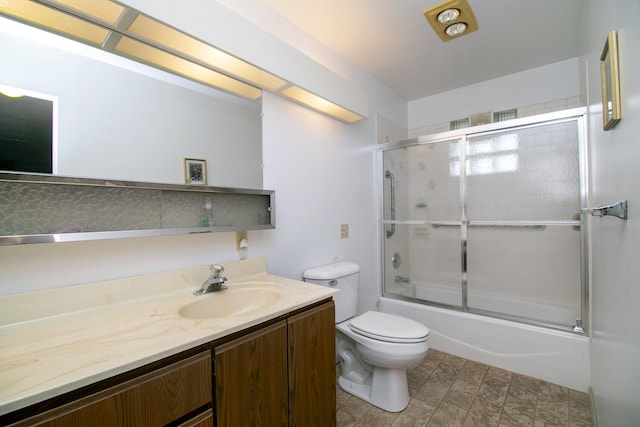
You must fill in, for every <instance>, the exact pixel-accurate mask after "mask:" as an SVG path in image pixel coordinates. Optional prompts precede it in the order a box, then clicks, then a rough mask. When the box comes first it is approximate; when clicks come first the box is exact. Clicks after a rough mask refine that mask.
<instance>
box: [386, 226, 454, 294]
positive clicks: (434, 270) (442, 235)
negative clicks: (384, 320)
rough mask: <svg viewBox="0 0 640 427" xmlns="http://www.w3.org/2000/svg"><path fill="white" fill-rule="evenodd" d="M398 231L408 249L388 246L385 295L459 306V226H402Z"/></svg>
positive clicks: (398, 227)
mask: <svg viewBox="0 0 640 427" xmlns="http://www.w3.org/2000/svg"><path fill="white" fill-rule="evenodd" d="M396 232H397V236H399V237H400V236H406V240H404V243H405V244H406V245H407V246H406V249H405V250H404V251H403V250H401V249H399V250H396V249H397V248H399V247H398V246H394V245H393V244H390V243H389V242H388V243H387V244H385V260H384V269H385V292H387V293H394V294H397V295H402V296H406V297H410V298H418V299H422V300H428V301H432V302H437V303H442V304H448V305H455V306H460V304H461V301H462V299H461V280H462V273H461V271H462V270H461V265H460V264H461V258H460V227H457V226H447V227H441V226H431V225H404V224H400V225H398V226H397V228H396ZM394 238H395V236H394V237H393V238H392V239H389V240H393V239H394ZM398 240H400V239H398ZM398 259H399V263H398V262H397V261H398ZM394 260H396V264H395V265H394Z"/></svg>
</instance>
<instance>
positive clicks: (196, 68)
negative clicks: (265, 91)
mask: <svg viewBox="0 0 640 427" xmlns="http://www.w3.org/2000/svg"><path fill="white" fill-rule="evenodd" d="M115 50H116V51H117V52H120V53H122V54H124V55H125V56H129V57H132V58H135V59H137V60H139V61H142V62H145V63H147V64H150V65H153V66H156V67H158V68H162V69H164V70H166V71H170V72H172V73H175V74H178V75H181V76H183V77H186V78H189V79H191V80H195V81H197V82H199V83H203V84H205V85H208V86H211V87H215V88H216V89H222V90H225V91H227V92H231V93H234V94H236V95H238V96H241V97H243V98H245V99H250V100H255V99H258V98H260V96H261V95H262V92H261V91H260V89H258V88H255V87H253V86H251V85H248V84H246V83H244V82H241V81H240V80H237V79H234V78H232V77H229V76H226V75H224V74H221V73H218V72H217V71H214V70H211V69H209V68H206V67H203V66H202V65H199V64H196V63H195V62H191V61H187V60H186V59H184V58H180V57H178V56H176V55H173V54H171V53H168V52H165V51H163V50H160V49H158V48H156V47H153V46H150V45H148V44H146V43H143V42H141V41H138V40H134V39H132V38H129V37H122V38H121V39H120V41H118V43H117V44H116V46H115Z"/></svg>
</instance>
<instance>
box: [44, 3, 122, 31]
mask: <svg viewBox="0 0 640 427" xmlns="http://www.w3.org/2000/svg"><path fill="white" fill-rule="evenodd" d="M46 3H48V4H51V5H52V6H55V7H57V8H60V9H66V10H70V11H73V12H74V13H75V14H76V15H77V14H78V13H77V12H80V14H81V15H85V16H88V17H93V18H98V19H100V20H102V21H104V22H108V23H109V24H111V25H115V24H116V22H117V21H118V18H120V15H122V12H124V11H125V8H124V6H121V5H119V4H116V3H113V2H112V1H109V0H91V1H86V0H46Z"/></svg>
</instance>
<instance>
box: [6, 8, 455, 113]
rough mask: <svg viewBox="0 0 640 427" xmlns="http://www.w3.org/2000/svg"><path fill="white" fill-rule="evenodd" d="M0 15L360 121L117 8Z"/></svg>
mask: <svg viewBox="0 0 640 427" xmlns="http://www.w3.org/2000/svg"><path fill="white" fill-rule="evenodd" d="M459 1H463V0H459ZM44 4H46V5H47V6H45V5H44ZM460 10H461V13H462V9H460ZM0 14H3V15H7V16H9V17H11V18H14V19H17V20H20V21H23V22H25V23H27V24H31V25H34V26H37V27H40V28H42V29H45V30H49V31H53V32H56V33H62V34H64V35H67V36H70V37H71V38H74V39H76V40H79V41H83V42H85V43H88V44H91V45H94V46H99V47H101V48H102V49H104V50H107V51H110V50H112V49H113V51H114V52H115V53H119V54H121V55H123V56H126V57H129V58H132V59H136V60H138V61H140V62H143V63H145V64H147V65H151V66H155V67H157V68H160V69H163V70H165V71H169V72H171V73H174V74H177V75H180V76H182V77H186V78H188V79H191V80H194V81H196V82H199V83H202V84H204V85H207V86H211V87H214V88H216V89H220V90H223V91H226V92H230V93H232V94H235V95H238V96H240V97H243V98H245V99H249V100H258V99H260V97H261V96H262V91H261V90H262V89H264V90H267V91H270V92H272V93H275V94H278V95H281V96H284V97H286V98H288V99H290V100H292V101H294V102H297V103H299V104H301V105H304V106H306V107H308V108H311V109H313V110H315V111H318V112H321V113H323V114H326V115H328V116H330V117H333V118H336V119H338V120H341V121H343V122H346V123H353V122H356V121H359V120H362V119H363V118H364V117H363V116H360V115H359V114H356V113H354V112H352V111H350V110H348V109H346V108H344V107H341V106H339V105H337V104H335V103H333V102H330V101H327V100H326V99H324V98H322V97H320V96H318V95H315V94H313V93H311V92H309V91H306V90H304V89H302V88H300V87H297V86H295V85H293V84H292V82H289V81H287V80H284V79H282V78H280V77H278V76H275V75H273V74H271V73H269V72H267V71H265V70H263V69H261V68H259V67H256V66H255V65H253V64H250V63H248V62H246V61H243V60H241V59H239V58H237V57H235V56H233V55H230V54H228V53H226V52H224V51H222V50H220V49H218V48H216V47H214V46H212V45H210V44H208V43H205V42H203V41H201V40H198V39H196V38H195V37H192V36H190V35H188V34H186V33H183V32H182V31H179V30H177V29H175V28H172V27H170V26H168V25H166V24H164V23H162V22H159V21H157V20H155V19H153V18H151V17H149V16H146V15H144V14H141V13H139V12H138V11H137V10H135V9H132V8H129V7H127V6H123V5H121V4H119V3H117V2H113V1H110V0H38V1H29V0H0ZM129 22H130V24H129ZM127 24H129V25H128V28H126V27H127ZM114 45H115V46H114Z"/></svg>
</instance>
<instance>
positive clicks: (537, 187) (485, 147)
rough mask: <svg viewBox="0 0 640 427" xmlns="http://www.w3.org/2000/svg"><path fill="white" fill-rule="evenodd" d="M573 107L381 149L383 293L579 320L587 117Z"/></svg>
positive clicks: (535, 317) (559, 321) (552, 320)
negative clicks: (584, 123)
mask: <svg viewBox="0 0 640 427" xmlns="http://www.w3.org/2000/svg"><path fill="white" fill-rule="evenodd" d="M567 115H568V116H569V117H564V116H563V115H562V114H557V115H554V116H553V117H550V116H549V115H547V116H545V117H544V119H543V120H539V119H538V120H536V119H529V120H526V121H524V120H520V121H518V122H515V123H516V124H517V125H516V126H514V125H513V124H514V122H511V126H509V127H508V128H504V126H503V128H502V129H501V128H500V124H494V125H490V126H483V127H481V128H477V129H474V128H469V129H466V133H461V132H458V133H446V134H440V135H435V136H433V137H425V138H420V139H418V140H414V141H404V142H401V143H398V144H396V145H393V144H390V145H389V146H387V147H386V148H384V149H383V150H382V164H383V168H384V170H383V174H384V175H385V178H384V179H383V228H384V233H383V237H382V238H383V247H384V254H383V255H384V263H383V269H384V290H383V291H384V294H385V295H386V296H391V297H398V298H406V299H410V300H415V301H419V302H426V303H429V304H437V305H442V306H447V307H451V308H455V309H461V310H465V311H471V312H476V313H480V314H488V315H492V316H498V317H504V318H510V319H515V320H521V321H525V322H531V323H536V324H543V325H550V326H558V327H564V328H574V327H575V329H576V330H579V329H580V328H579V327H580V325H581V321H582V318H583V311H584V307H585V298H586V297H585V295H586V294H585V289H586V288H585V286H586V285H585V283H586V273H585V271H586V269H585V268H584V265H585V262H586V259H585V258H586V251H585V250H584V249H583V246H584V241H585V239H586V231H585V230H584V226H583V224H582V221H581V217H580V214H579V213H580V206H581V205H584V203H583V202H584V200H583V199H584V194H586V192H585V190H584V186H585V182H584V181H585V179H584V171H583V165H584V164H585V162H584V160H583V150H582V145H583V144H584V142H583V141H582V139H583V132H582V131H581V129H582V127H583V123H582V121H583V117H582V115H575V113H574V115H570V114H568V113H567ZM558 116H559V117H558ZM464 131H465V130H462V132H464ZM474 131H475V132H474ZM392 193H393V194H392ZM392 196H393V197H392ZM392 229H393V233H391V232H390V231H391V230H392Z"/></svg>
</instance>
